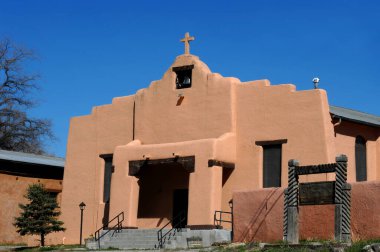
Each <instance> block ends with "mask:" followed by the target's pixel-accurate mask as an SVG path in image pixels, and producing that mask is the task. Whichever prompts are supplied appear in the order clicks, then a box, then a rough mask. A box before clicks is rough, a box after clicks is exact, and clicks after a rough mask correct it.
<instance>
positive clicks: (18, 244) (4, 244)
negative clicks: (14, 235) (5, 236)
mask: <svg viewBox="0 0 380 252" xmlns="http://www.w3.org/2000/svg"><path fill="white" fill-rule="evenodd" d="M0 246H26V243H7V242H4V243H1V242H0Z"/></svg>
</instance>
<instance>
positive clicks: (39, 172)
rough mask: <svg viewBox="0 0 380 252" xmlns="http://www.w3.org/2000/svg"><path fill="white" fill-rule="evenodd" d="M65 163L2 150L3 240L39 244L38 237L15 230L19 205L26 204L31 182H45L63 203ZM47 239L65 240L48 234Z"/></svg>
mask: <svg viewBox="0 0 380 252" xmlns="http://www.w3.org/2000/svg"><path fill="white" fill-rule="evenodd" d="M64 165H65V160H64V159H63V158H56V157H47V156H41V155H34V154H27V153H21V152H14V151H5V150H0V206H1V207H0V217H1V218H0V243H3V244H8V243H9V244H15V243H25V244H29V245H36V244H39V241H38V239H39V237H37V236H20V235H19V234H18V233H17V232H16V228H15V227H14V226H13V222H14V218H15V217H17V216H19V213H20V211H21V210H20V208H19V204H20V203H22V204H25V203H27V200H26V199H25V198H24V195H25V194H26V190H27V188H28V186H29V185H30V184H35V183H40V184H43V185H44V186H45V188H46V189H47V190H48V191H49V192H50V193H51V194H52V195H53V196H54V197H56V198H57V202H58V204H59V205H60V203H61V193H62V179H63V169H64ZM46 242H47V243H50V244H58V243H62V240H61V239H59V240H58V238H57V237H55V236H54V235H48V236H47V237H46Z"/></svg>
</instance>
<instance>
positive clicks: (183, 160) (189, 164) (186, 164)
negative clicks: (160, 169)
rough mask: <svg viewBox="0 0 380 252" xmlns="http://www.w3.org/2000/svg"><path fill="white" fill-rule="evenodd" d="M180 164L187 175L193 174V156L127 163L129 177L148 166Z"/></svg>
mask: <svg viewBox="0 0 380 252" xmlns="http://www.w3.org/2000/svg"><path fill="white" fill-rule="evenodd" d="M173 163H177V164H181V165H182V167H183V168H184V169H185V170H186V171H188V172H189V173H191V172H194V166H195V156H186V157H178V156H176V157H174V158H164V159H143V160H131V161H129V173H128V174H129V176H136V175H138V173H139V172H140V169H141V168H142V167H144V166H148V165H159V164H173Z"/></svg>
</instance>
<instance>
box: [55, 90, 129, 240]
mask: <svg viewBox="0 0 380 252" xmlns="http://www.w3.org/2000/svg"><path fill="white" fill-rule="evenodd" d="M133 102H134V101H133V96H128V97H120V98H115V99H113V103H112V104H110V105H104V106H99V107H95V108H94V109H93V111H92V113H91V115H88V116H81V117H75V118H72V119H71V122H70V130H69V138H68V143H67V154H66V164H65V173H64V179H63V192H62V220H63V221H64V223H65V227H66V231H65V233H64V234H63V237H65V243H79V226H80V210H79V206H78V205H79V203H81V202H82V201H83V202H85V204H86V205H87V206H86V208H85V210H84V221H83V238H86V237H88V236H89V235H90V234H92V233H93V232H94V231H95V230H97V229H98V228H100V227H101V226H102V218H103V211H104V202H103V183H104V160H103V159H102V158H100V157H99V155H101V154H112V153H113V152H114V149H115V147H116V146H118V145H123V144H126V143H128V142H130V141H132V136H133ZM63 237H62V238H63Z"/></svg>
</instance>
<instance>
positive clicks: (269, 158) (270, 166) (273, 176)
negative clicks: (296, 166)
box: [263, 144, 282, 188]
mask: <svg viewBox="0 0 380 252" xmlns="http://www.w3.org/2000/svg"><path fill="white" fill-rule="evenodd" d="M281 152H282V145H281V144H273V145H272V144H271V145H263V187H264V188H267V187H280V186H281Z"/></svg>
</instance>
